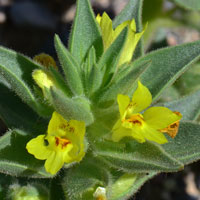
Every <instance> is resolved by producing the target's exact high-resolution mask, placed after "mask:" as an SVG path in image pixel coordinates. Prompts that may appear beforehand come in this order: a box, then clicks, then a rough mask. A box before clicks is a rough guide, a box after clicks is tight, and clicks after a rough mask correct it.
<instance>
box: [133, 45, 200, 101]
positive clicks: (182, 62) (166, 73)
mask: <svg viewBox="0 0 200 200" xmlns="http://www.w3.org/2000/svg"><path fill="white" fill-rule="evenodd" d="M199 57H200V41H196V42H193V43H188V44H183V45H179V46H175V47H169V48H164V49H160V50H157V51H153V52H152V53H149V54H147V55H145V56H144V57H142V58H140V59H138V60H137V61H135V62H136V63H137V62H144V61H145V60H146V61H147V60H151V65H150V66H149V67H148V69H147V70H145V71H144V73H142V74H141V76H140V77H139V79H140V81H142V83H143V84H144V85H145V86H146V87H148V88H149V90H150V92H151V94H152V97H153V100H156V99H157V98H158V96H159V95H160V94H161V93H162V92H163V90H164V89H166V88H167V86H169V85H171V84H172V83H173V82H174V81H175V80H176V79H177V78H178V77H179V76H180V75H181V74H182V73H183V72H184V71H185V70H186V69H187V68H188V67H189V66H190V65H191V64H192V63H194V62H195V61H197V60H198V59H199Z"/></svg>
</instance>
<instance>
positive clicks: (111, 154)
mask: <svg viewBox="0 0 200 200" xmlns="http://www.w3.org/2000/svg"><path fill="white" fill-rule="evenodd" d="M94 151H95V153H96V154H97V155H98V156H101V157H102V158H103V159H104V160H105V162H106V163H108V164H109V165H111V166H113V167H115V168H117V169H119V170H122V171H124V172H127V173H145V172H155V171H157V172H173V171H178V170H180V169H183V165H182V164H181V163H180V162H178V161H177V160H175V159H174V158H173V157H171V156H170V155H169V154H168V153H166V152H165V151H164V150H163V149H162V147H160V146H159V145H156V144H155V143H151V142H145V143H143V144H140V143H138V142H136V141H133V140H132V141H130V142H128V141H127V143H126V144H123V143H120V144H118V143H114V142H108V141H104V142H99V143H95V147H94Z"/></svg>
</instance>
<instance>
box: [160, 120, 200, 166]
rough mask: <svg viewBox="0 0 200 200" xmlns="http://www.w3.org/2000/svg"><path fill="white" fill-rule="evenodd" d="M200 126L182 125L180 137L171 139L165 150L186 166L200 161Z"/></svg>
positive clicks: (189, 123)
mask: <svg viewBox="0 0 200 200" xmlns="http://www.w3.org/2000/svg"><path fill="white" fill-rule="evenodd" d="M199 133H200V125H199V124H195V123H192V122H182V123H180V127H179V132H178V135H177V136H176V137H175V139H171V138H169V143H167V144H164V145H163V148H164V149H165V150H166V151H167V152H168V153H169V154H171V155H172V156H173V157H174V158H176V159H178V160H179V161H180V162H182V163H184V164H185V165H186V164H189V163H192V162H195V161H197V160H199V159H200V148H199V144H200V134H199Z"/></svg>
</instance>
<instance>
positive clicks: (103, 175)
mask: <svg viewBox="0 0 200 200" xmlns="http://www.w3.org/2000/svg"><path fill="white" fill-rule="evenodd" d="M142 3H143V1H142V0H130V2H129V3H128V5H127V6H126V7H125V8H124V10H122V12H121V13H120V14H119V15H118V16H117V17H116V18H115V19H114V21H113V27H114V28H115V27H117V26H118V25H119V24H121V23H123V22H124V21H126V20H131V19H133V18H134V19H135V21H136V26H137V31H138V32H141V31H142V23H141V21H142V19H141V16H142V15H141V14H142ZM147 31H148V29H147ZM126 39H127V28H125V29H124V30H123V31H122V32H121V33H120V34H119V36H118V37H117V39H116V40H115V41H114V42H113V44H112V45H111V46H110V47H109V48H108V49H107V50H106V51H105V52H104V51H103V42H102V38H101V33H100V28H99V26H98V24H97V22H96V19H95V16H94V13H93V11H92V9H91V5H90V3H89V0H78V1H77V11H76V17H75V20H74V23H73V27H72V31H71V37H70V40H69V47H68V48H66V47H65V45H64V44H63V43H62V42H61V40H60V39H59V37H58V36H55V48H56V51H57V54H58V60H59V63H60V68H61V69H60V71H57V70H55V69H54V68H51V67H50V68H48V69H45V70H46V71H47V73H48V74H49V75H50V76H51V78H52V80H53V82H54V83H55V87H51V88H50V89H49V90H48V91H46V93H47V96H46V98H44V96H43V93H42V91H41V90H40V88H39V87H38V86H37V85H36V84H35V83H34V81H33V79H32V72H33V71H34V70H35V69H43V70H44V67H43V66H42V65H40V64H38V63H36V62H34V61H33V60H31V59H29V58H27V57H26V56H24V55H21V54H19V53H16V52H14V51H12V50H8V49H6V48H4V47H0V77H1V79H0V80H1V81H0V88H1V95H0V116H1V119H2V120H3V121H4V123H5V124H6V125H7V127H8V128H9V131H8V132H6V133H5V134H4V135H3V136H1V137H0V172H1V173H2V174H8V175H9V182H10V183H12V179H14V180H16V177H17V179H18V180H19V181H20V180H23V181H24V180H26V181H28V182H30V183H31V182H36V181H40V182H41V179H43V182H44V184H45V185H47V186H48V188H49V198H50V199H67V200H68V199H69V200H76V199H84V200H87V199H88V200H89V199H100V198H99V197H97V196H95V195H94V194H95V192H96V191H97V189H98V188H99V187H101V188H104V189H105V190H104V191H106V194H105V195H106V196H104V199H108V200H123V199H128V198H129V196H131V195H133V194H134V193H136V192H137V191H138V189H139V188H140V187H141V186H142V185H143V184H144V183H145V182H146V181H147V180H149V179H150V178H152V177H153V176H155V175H156V174H158V173H160V172H176V171H179V170H182V169H183V168H184V165H187V164H189V163H192V162H194V161H197V160H198V159H199V158H200V148H199V142H200V135H199V131H200V125H199V124H198V123H197V122H195V120H196V119H197V117H198V116H199V114H200V91H199V90H198V91H195V92H194V93H193V94H191V95H190V96H186V97H183V98H182V99H178V100H176V101H173V102H167V103H164V106H166V107H169V108H170V109H172V110H178V111H179V112H181V113H182V115H183V119H182V121H181V123H180V128H179V133H178V135H177V136H176V138H175V139H170V138H168V140H169V142H168V143H167V144H164V145H158V144H155V143H153V142H146V143H143V144H140V143H138V142H136V141H134V140H129V141H127V140H125V139H124V140H122V141H121V142H118V143H115V142H112V141H110V140H107V137H108V136H109V134H110V133H111V131H112V127H113V125H114V123H115V122H116V120H117V118H118V117H119V111H118V107H117V102H116V97H117V95H118V94H119V93H121V94H126V95H129V96H131V95H132V94H133V92H134V91H135V89H136V86H137V81H138V80H140V81H141V82H142V83H143V84H144V85H145V86H146V87H148V88H149V90H150V92H151V94H152V97H153V104H156V101H157V100H158V98H159V96H160V95H161V94H162V93H163V92H164V91H165V89H166V88H168V86H170V85H171V84H172V83H173V82H174V81H175V80H176V79H177V78H178V77H179V76H180V75H181V74H182V73H183V72H184V71H185V70H187V69H188V68H189V67H190V66H191V64H192V63H194V62H195V61H197V60H198V59H199V57H200V41H196V42H193V43H188V44H183V45H180V46H175V47H170V48H164V49H160V50H157V51H153V52H150V53H148V54H146V55H144V51H143V43H142V41H140V42H139V44H138V45H137V48H136V51H135V53H134V56H133V60H132V62H130V63H128V64H124V65H123V66H121V67H119V66H118V63H117V62H118V61H119V57H120V55H121V53H122V51H121V47H122V46H123V45H124V43H125V41H126ZM53 111H57V112H58V113H60V114H61V115H62V116H63V117H64V118H65V119H66V120H70V119H75V120H81V121H84V122H85V124H86V140H87V144H88V148H87V152H86V155H85V157H84V159H83V160H82V161H81V162H80V163H78V164H74V165H66V166H64V167H63V169H62V170H61V171H60V172H59V174H60V175H58V176H53V175H51V174H49V173H47V172H46V171H45V169H44V161H40V160H36V159H35V158H34V157H33V156H32V155H31V154H28V152H27V151H26V148H25V147H26V144H27V142H28V141H29V140H30V139H32V138H33V137H36V136H37V135H39V134H44V133H45V131H46V130H47V125H48V121H49V119H50V117H51V115H52V112H53ZM2 176H3V177H5V176H4V175H2ZM7 177H8V176H7ZM12 177H14V178H12ZM5 178H6V177H5ZM4 180H5V179H4ZM43 182H41V184H42V183H43ZM0 184H1V182H0ZM8 187H9V186H8ZM0 192H1V191H0ZM0 194H1V193H0Z"/></svg>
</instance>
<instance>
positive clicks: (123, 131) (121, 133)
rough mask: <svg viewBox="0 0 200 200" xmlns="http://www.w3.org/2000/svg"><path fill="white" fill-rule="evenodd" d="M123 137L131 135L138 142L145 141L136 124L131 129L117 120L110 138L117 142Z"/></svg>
mask: <svg viewBox="0 0 200 200" xmlns="http://www.w3.org/2000/svg"><path fill="white" fill-rule="evenodd" d="M124 137H132V138H134V139H135V140H137V141H138V142H140V143H143V142H145V139H144V137H143V135H142V134H140V133H139V132H138V129H137V127H136V126H135V127H134V128H133V129H130V128H125V127H123V126H122V123H121V120H118V121H117V122H116V124H115V125H114V127H113V129H112V140H113V141H114V142H119V141H120V140H121V139H122V138H124Z"/></svg>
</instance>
